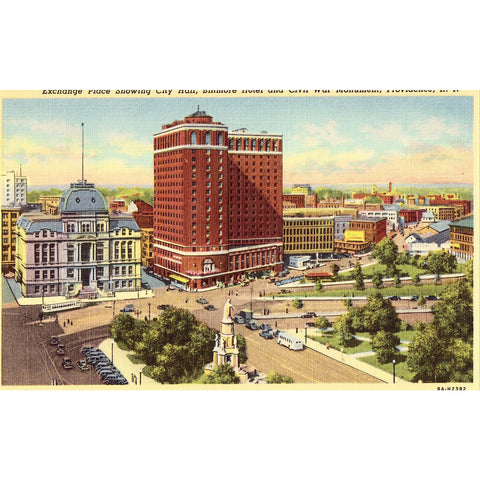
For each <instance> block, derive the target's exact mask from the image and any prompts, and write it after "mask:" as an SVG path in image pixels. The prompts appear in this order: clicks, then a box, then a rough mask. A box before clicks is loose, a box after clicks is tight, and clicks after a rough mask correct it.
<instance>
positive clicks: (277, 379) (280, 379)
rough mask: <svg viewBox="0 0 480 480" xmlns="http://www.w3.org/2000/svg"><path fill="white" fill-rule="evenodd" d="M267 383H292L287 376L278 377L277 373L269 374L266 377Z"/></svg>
mask: <svg viewBox="0 0 480 480" xmlns="http://www.w3.org/2000/svg"><path fill="white" fill-rule="evenodd" d="M267 383H293V378H292V377H288V376H287V375H280V373H277V372H270V373H269V374H268V375H267Z"/></svg>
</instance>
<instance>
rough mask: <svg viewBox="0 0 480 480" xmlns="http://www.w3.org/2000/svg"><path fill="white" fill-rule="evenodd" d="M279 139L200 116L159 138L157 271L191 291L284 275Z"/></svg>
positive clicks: (178, 122)
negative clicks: (259, 275) (252, 275)
mask: <svg viewBox="0 0 480 480" xmlns="http://www.w3.org/2000/svg"><path fill="white" fill-rule="evenodd" d="M282 140H283V139H282V135H275V134H268V133H266V132H261V133H250V132H248V131H247V130H245V129H241V130H234V131H232V132H229V131H228V127H227V126H226V125H224V124H222V123H220V122H214V121H213V119H212V117H211V116H210V115H207V114H206V113H205V112H203V111H197V112H195V113H193V114H192V115H189V116H187V117H185V118H184V119H183V120H176V121H174V122H172V123H170V124H168V125H164V126H163V127H162V131H161V132H160V133H157V134H155V135H154V138H153V147H154V195H155V199H154V226H153V228H154V262H153V263H154V271H155V272H156V273H157V274H159V275H161V276H162V277H164V278H167V279H170V280H171V281H172V282H173V283H175V284H177V285H180V286H182V287H184V288H186V289H203V288H208V287H212V286H215V285H227V284H231V283H233V282H237V281H239V280H241V278H242V276H244V275H245V274H246V273H247V272H252V271H259V270H274V271H275V272H279V271H281V270H283V252H282V228H283V223H282V188H283V179H282V158H283V155H282Z"/></svg>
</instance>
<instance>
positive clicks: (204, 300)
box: [197, 298, 208, 305]
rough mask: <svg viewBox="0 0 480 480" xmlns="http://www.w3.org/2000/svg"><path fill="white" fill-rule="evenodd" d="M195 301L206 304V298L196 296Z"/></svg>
mask: <svg viewBox="0 0 480 480" xmlns="http://www.w3.org/2000/svg"><path fill="white" fill-rule="evenodd" d="M197 303H201V304H202V305H206V304H207V303H208V300H207V299H206V298H197Z"/></svg>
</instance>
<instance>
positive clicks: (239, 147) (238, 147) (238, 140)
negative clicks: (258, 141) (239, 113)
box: [237, 138, 242, 150]
mask: <svg viewBox="0 0 480 480" xmlns="http://www.w3.org/2000/svg"><path fill="white" fill-rule="evenodd" d="M241 148H242V140H241V139H240V138H237V150H241Z"/></svg>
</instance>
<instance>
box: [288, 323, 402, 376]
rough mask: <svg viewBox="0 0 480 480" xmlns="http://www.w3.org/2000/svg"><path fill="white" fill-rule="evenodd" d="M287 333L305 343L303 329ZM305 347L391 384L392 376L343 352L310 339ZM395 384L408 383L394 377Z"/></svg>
mask: <svg viewBox="0 0 480 480" xmlns="http://www.w3.org/2000/svg"><path fill="white" fill-rule="evenodd" d="M287 332H288V333H290V334H292V335H293V336H295V337H297V338H299V339H300V340H301V341H302V342H305V330H304V329H298V333H295V332H296V331H295V330H294V329H293V330H287ZM305 346H306V347H308V348H310V349H312V350H315V351H316V352H318V353H321V354H323V355H326V356H327V357H330V358H333V359H334V360H337V361H338V362H342V363H344V364H345V365H349V366H351V367H353V368H355V369H356V370H360V371H362V372H364V373H367V374H368V375H371V376H372V377H375V378H378V379H379V380H382V381H383V382H385V383H393V376H392V375H391V374H390V373H388V372H385V371H384V370H381V369H379V368H375V367H373V366H372V365H369V364H368V363H364V362H362V361H360V360H357V359H356V358H354V357H353V356H352V355H347V354H346V353H344V352H339V351H338V350H334V349H332V348H330V349H327V347H326V346H325V345H323V344H322V343H319V342H316V341H315V340H312V339H311V338H308V339H307V343H305ZM367 353H368V352H367ZM395 383H409V382H406V381H405V380H403V379H401V378H400V377H395Z"/></svg>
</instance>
